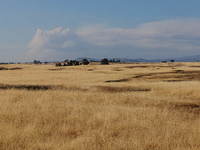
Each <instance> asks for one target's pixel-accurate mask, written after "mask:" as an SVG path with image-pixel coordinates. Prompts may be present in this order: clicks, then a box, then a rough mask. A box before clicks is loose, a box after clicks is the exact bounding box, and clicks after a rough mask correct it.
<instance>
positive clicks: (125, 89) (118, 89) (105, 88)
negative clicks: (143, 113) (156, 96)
mask: <svg viewBox="0 0 200 150" xmlns="http://www.w3.org/2000/svg"><path fill="white" fill-rule="evenodd" d="M96 87H97V88H98V90H99V91H102V92H146V91H151V89H150V88H143V87H112V86H96Z"/></svg>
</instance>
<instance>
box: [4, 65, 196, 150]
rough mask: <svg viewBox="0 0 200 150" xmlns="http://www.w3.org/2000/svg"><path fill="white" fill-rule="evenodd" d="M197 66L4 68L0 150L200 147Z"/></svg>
mask: <svg viewBox="0 0 200 150" xmlns="http://www.w3.org/2000/svg"><path fill="white" fill-rule="evenodd" d="M144 66H145V67H144ZM197 66H199V63H173V64H159V63H158V64H113V65H109V66H101V65H88V66H70V67H69V66H67V67H60V68H56V67H55V66H54V65H52V64H48V65H30V64H16V65H5V66H3V65H2V67H4V68H8V69H7V70H5V69H2V70H0V75H1V77H2V78H1V79H0V84H1V86H0V87H8V88H1V89H0V135H1V136H0V149H3V150H4V149H30V150H31V149H40V150H42V149H43V150H44V149H48V150H51V149H52V150H53V149H59V150H60V149H61V150H62V149H63V150H66V149H67V150H70V149H78V150H79V149H92V150H93V149H113V150H116V149H136V150H137V149H138V150H150V149H163V150H172V149H177V150H184V149H185V150H186V149H191V150H194V149H200V84H199V80H198V78H197V77H196V74H198V73H194V72H198V70H199V68H198V67H197ZM18 67H19V68H22V69H16V70H12V69H9V68H18ZM158 68H159V69H158ZM174 70H184V71H185V73H184V75H185V74H186V75H188V76H190V77H193V76H195V78H194V79H191V80H190V81H189V80H185V79H186V78H188V76H187V77H186V76H184V80H183V79H182V78H180V80H181V81H180V82H165V80H175V79H176V76H179V75H181V73H182V74H183V72H179V71H178V72H175V71H174ZM189 71H190V73H188V72H189ZM192 71H193V73H191V72H192ZM163 72H168V73H167V74H166V76H170V79H168V77H163V75H165V74H164V73H163ZM146 74H151V76H144V75H146ZM135 76H141V77H139V78H135ZM152 77H154V78H153V79H152ZM122 79H129V80H123V81H122V82H114V81H115V80H122ZM109 80H112V81H113V82H106V81H109ZM27 87H38V88H32V89H31V88H30V89H29V88H27ZM41 87H48V88H47V89H42V88H41ZM27 89H28V90H27Z"/></svg>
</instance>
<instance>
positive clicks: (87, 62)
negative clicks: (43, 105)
mask: <svg viewBox="0 0 200 150" xmlns="http://www.w3.org/2000/svg"><path fill="white" fill-rule="evenodd" d="M82 63H83V65H88V64H89V63H90V62H89V61H88V60H87V59H85V58H84V59H83V60H82Z"/></svg>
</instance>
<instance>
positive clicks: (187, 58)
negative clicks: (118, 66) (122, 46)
mask: <svg viewBox="0 0 200 150" xmlns="http://www.w3.org/2000/svg"><path fill="white" fill-rule="evenodd" d="M84 58H86V59H87V60H89V61H91V60H94V61H101V59H96V58H90V57H78V58H77V59H76V60H77V61H82V60H83V59H84ZM102 59H103V58H102ZM107 59H108V60H110V59H112V60H113V59H115V61H116V60H120V61H121V62H152V63H153V62H162V61H167V62H170V61H171V60H174V62H197V61H200V55H194V56H185V57H176V58H171V59H169V58H166V59H151V60H149V59H143V58H138V59H130V58H107Z"/></svg>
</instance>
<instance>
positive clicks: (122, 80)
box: [106, 79, 131, 82]
mask: <svg viewBox="0 0 200 150" xmlns="http://www.w3.org/2000/svg"><path fill="white" fill-rule="evenodd" d="M130 80H131V79H119V80H107V81H106V82H127V81H130Z"/></svg>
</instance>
